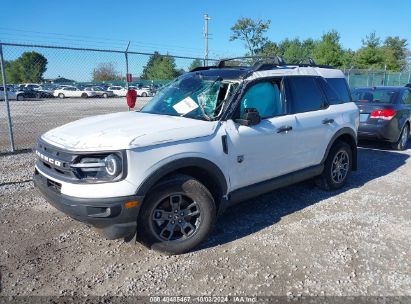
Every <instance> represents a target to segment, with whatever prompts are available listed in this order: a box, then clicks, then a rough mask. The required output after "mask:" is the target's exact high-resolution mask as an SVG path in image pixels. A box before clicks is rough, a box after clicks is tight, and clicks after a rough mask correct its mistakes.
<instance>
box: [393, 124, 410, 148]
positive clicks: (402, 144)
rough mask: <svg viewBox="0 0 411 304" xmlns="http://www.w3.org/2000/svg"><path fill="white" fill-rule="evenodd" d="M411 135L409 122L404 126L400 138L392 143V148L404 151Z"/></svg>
mask: <svg viewBox="0 0 411 304" xmlns="http://www.w3.org/2000/svg"><path fill="white" fill-rule="evenodd" d="M409 136H410V127H409V126H408V124H405V126H404V127H403V128H402V131H401V134H400V137H399V138H398V140H397V142H395V143H393V144H392V148H393V149H394V150H398V151H404V150H405V149H407V143H408V138H409Z"/></svg>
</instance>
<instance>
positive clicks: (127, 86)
mask: <svg viewBox="0 0 411 304" xmlns="http://www.w3.org/2000/svg"><path fill="white" fill-rule="evenodd" d="M129 46H130V41H129V42H128V44H127V48H126V51H125V52H124V55H125V56H126V88H127V91H128V88H129V84H128V80H127V76H128V48H129Z"/></svg>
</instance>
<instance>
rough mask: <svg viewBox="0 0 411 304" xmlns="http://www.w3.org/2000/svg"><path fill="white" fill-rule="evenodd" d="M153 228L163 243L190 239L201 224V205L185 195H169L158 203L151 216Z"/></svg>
mask: <svg viewBox="0 0 411 304" xmlns="http://www.w3.org/2000/svg"><path fill="white" fill-rule="evenodd" d="M151 221H152V228H153V231H154V232H155V234H156V237H157V238H158V239H160V240H162V241H181V240H185V239H187V238H190V237H191V236H193V235H194V234H195V232H196V231H197V230H198V228H199V226H200V223H201V212H200V208H199V205H198V204H197V203H196V202H195V201H193V200H192V199H191V198H189V197H188V196H186V195H183V194H172V195H169V196H167V197H165V198H163V199H161V200H159V201H158V202H157V203H156V206H155V208H154V209H153V212H152V215H151Z"/></svg>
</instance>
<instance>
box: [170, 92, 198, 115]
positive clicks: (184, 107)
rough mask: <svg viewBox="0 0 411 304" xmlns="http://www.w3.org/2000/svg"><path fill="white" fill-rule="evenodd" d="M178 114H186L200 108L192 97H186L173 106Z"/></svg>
mask: <svg viewBox="0 0 411 304" xmlns="http://www.w3.org/2000/svg"><path fill="white" fill-rule="evenodd" d="M173 108H174V110H176V111H177V113H178V114H181V115H184V114H187V113H189V112H191V111H193V110H195V109H197V108H198V104H197V103H196V102H195V101H194V100H193V99H192V98H191V97H190V96H188V97H186V98H184V99H183V100H182V101H180V102H178V103H176V104H175V105H174V106H173Z"/></svg>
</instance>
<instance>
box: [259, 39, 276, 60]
mask: <svg viewBox="0 0 411 304" xmlns="http://www.w3.org/2000/svg"><path fill="white" fill-rule="evenodd" d="M255 54H256V55H258V56H263V57H270V56H281V55H282V54H280V49H279V47H278V45H277V43H275V42H272V41H267V42H266V43H264V45H263V46H261V47H260V48H259V49H257V50H256V51H255Z"/></svg>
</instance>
